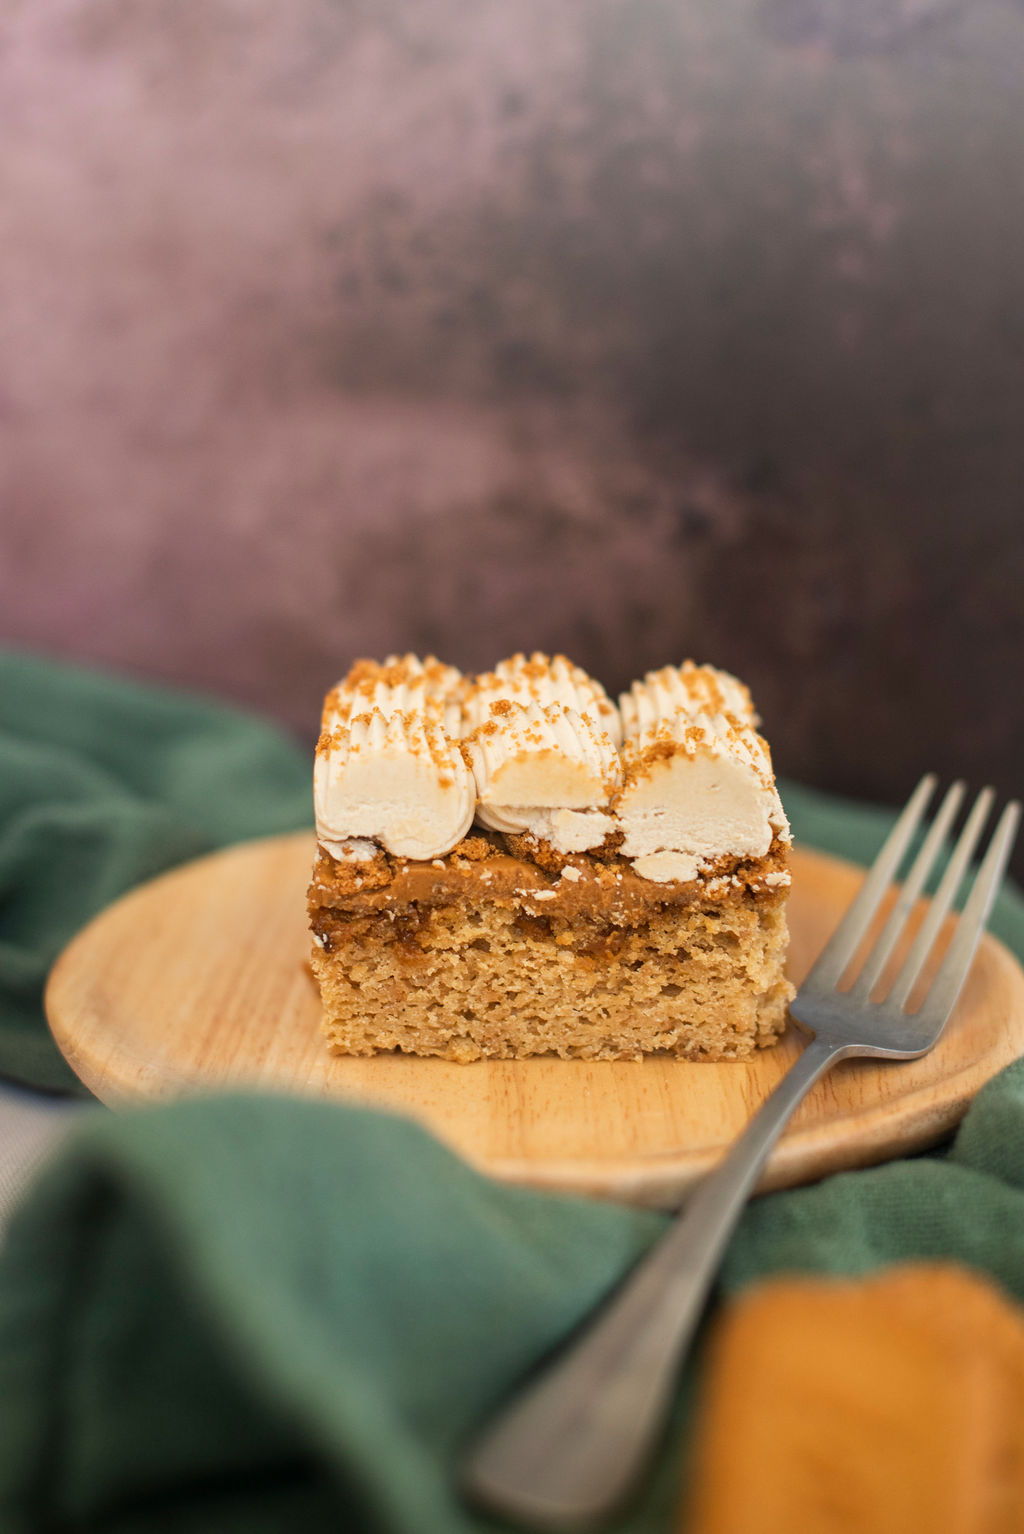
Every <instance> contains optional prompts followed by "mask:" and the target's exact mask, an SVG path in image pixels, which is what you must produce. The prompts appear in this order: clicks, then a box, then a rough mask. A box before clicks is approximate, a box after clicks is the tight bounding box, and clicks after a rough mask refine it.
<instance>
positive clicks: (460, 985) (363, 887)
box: [309, 654, 792, 1061]
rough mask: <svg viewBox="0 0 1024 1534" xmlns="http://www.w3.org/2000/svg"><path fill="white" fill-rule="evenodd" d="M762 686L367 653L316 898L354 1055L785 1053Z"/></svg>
mask: <svg viewBox="0 0 1024 1534" xmlns="http://www.w3.org/2000/svg"><path fill="white" fill-rule="evenodd" d="M757 723H758V720H757V716H756V715H755V713H754V709H753V704H752V703H751V699H750V694H749V693H748V691H747V689H746V688H745V687H744V686H743V685H742V683H740V682H738V681H737V680H736V679H735V678H734V677H731V676H729V675H728V674H727V673H725V672H722V671H716V670H715V669H713V668H712V667H710V666H695V665H693V664H692V662H689V661H687V662H685V663H684V664H683V665H682V666H679V667H674V666H666V667H665V668H663V669H662V670H661V671H656V672H649V673H648V674H647V676H645V677H644V678H643V680H642V681H638V682H635V683H634V684H633V687H632V688H631V690H630V691H629V692H628V693H626V694H624V695H623V697H622V698H621V700H620V704H619V707H618V708H616V706H615V704H614V703H612V701H611V700H610V699H609V698H608V696H607V694H606V693H605V691H604V688H603V687H602V686H601V684H600V683H599V682H597V681H595V680H594V679H593V678H592V677H589V676H588V675H587V674H586V672H584V671H582V670H581V669H580V668H579V667H578V666H574V665H573V664H572V663H571V662H570V661H568V660H566V659H565V657H564V656H555V657H554V658H553V659H551V658H549V657H547V656H545V655H540V654H535V655H533V656H530V657H529V658H527V657H525V656H523V655H515V656H512V657H511V658H510V659H509V660H505V661H502V662H501V663H500V664H499V665H497V666H496V667H495V669H494V670H493V671H491V672H486V673H484V674H483V675H481V676H476V677H466V676H463V675H462V674H461V673H460V672H458V671H457V670H456V669H455V668H454V667H452V666H446V665H443V664H442V663H441V662H440V661H437V660H435V659H434V658H433V657H429V658H428V659H427V660H425V661H422V662H421V661H419V660H418V659H417V658H416V657H415V656H412V655H406V656H404V657H401V658H397V657H392V658H390V659H389V660H387V661H385V662H384V663H383V664H378V663H377V662H374V661H365V660H364V661H359V662H357V663H356V665H355V666H353V668H352V670H351V671H350V672H349V674H348V676H346V677H345V679H344V680H343V681H342V682H340V683H339V684H338V686H337V687H335V688H334V689H333V690H332V691H331V692H330V693H329V694H328V696H327V699H326V702H325V705H324V716H323V726H322V731H321V735H320V740H319V742H318V745H317V753H316V766H315V772H314V794H315V804H316V821H317V836H318V841H319V852H318V858H317V862H316V866H315V868H314V871H313V879H312V883H311V885H310V888H309V914H310V923H311V926H312V930H313V937H314V946H313V968H314V972H315V974H316V978H317V981H318V983H319V986H320V992H321V996H322V998H323V1004H324V1031H325V1033H326V1036H327V1039H328V1040H329V1042H330V1045H331V1047H332V1048H334V1049H336V1050H338V1051H341V1052H344V1053H347V1054H360V1055H365V1054H371V1053H374V1052H375V1051H378V1050H391V1049H401V1050H406V1051H408V1052H410V1053H413V1054H420V1055H441V1056H444V1057H445V1058H446V1059H450V1060H459V1061H468V1060H477V1059H480V1058H481V1057H484V1056H487V1057H491V1058H499V1059H511V1058H522V1057H523V1056H526V1055H535V1054H546V1053H553V1054H558V1055H561V1056H563V1057H573V1056H576V1057H581V1058H585V1059H598V1060H614V1059H639V1058H640V1057H641V1056H643V1055H644V1054H648V1053H651V1052H653V1051H657V1050H665V1051H668V1052H670V1053H672V1054H675V1055H678V1056H682V1057H686V1058H689V1059H705V1060H722V1059H741V1058H743V1057H744V1056H747V1055H749V1054H750V1053H751V1052H752V1051H753V1050H754V1049H756V1048H759V1047H763V1046H765V1045H769V1044H772V1043H774V1042H775V1040H776V1039H777V1038H778V1036H779V1034H780V1033H781V1032H782V1030H783V1028H784V1027H785V1023H786V1006H787V1002H788V1000H789V998H790V996H791V995H792V987H791V986H790V985H789V983H788V982H787V980H786V979H785V977H784V974H783V962H784V959H785V953H786V943H787V930H786V913H785V904H786V896H787V893H788V886H789V873H788V871H787V868H786V859H787V852H788V848H789V828H788V825H787V822H786V817H785V815H784V813H783V810H782V805H781V803H780V801H779V796H778V793H777V791H776V788H775V780H774V777H773V774H772V765H771V757H770V755H769V751H768V747H767V745H766V744H765V742H764V740H763V739H762V738H761V737H760V736H759V735H758V734H757V731H756V726H757Z"/></svg>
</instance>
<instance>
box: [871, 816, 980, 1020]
mask: <svg viewBox="0 0 1024 1534" xmlns="http://www.w3.org/2000/svg"><path fill="white" fill-rule="evenodd" d="M994 799H995V792H994V791H993V790H992V789H991V788H983V789H982V791H981V793H980V794H979V795H978V797H977V799H975V801H974V808H973V809H972V810H971V813H970V815H968V817H967V824H966V825H965V826H964V828H963V830H962V831H961V833H960V839H959V841H958V842H957V844H956V846H955V847H954V849H953V856H952V857H951V858H950V860H949V866H948V868H947V869H946V872H945V873H944V874H943V876H942V882H941V883H940V885H939V887H938V889H937V890H936V891H935V894H934V896H933V897H932V902H931V905H930V906H929V907H928V915H927V916H926V917H925V919H924V921H923V922H922V924H921V930H920V931H919V932H918V934H917V937H916V938H915V939H914V943H913V946H912V947H911V950H910V952H909V953H908V954H907V957H906V959H905V960H904V962H903V968H902V969H901V970H900V972H899V974H898V975H897V976H896V979H895V980H894V981H893V985H892V990H891V991H890V992H889V995H888V996H887V997H886V1001H887V1002H888V1003H889V1004H890V1005H891V1006H893V1007H902V1006H903V1005H904V1004H905V1003H906V1000H907V997H908V996H909V995H910V993H911V991H912V990H913V989H914V986H915V984H916V983H917V977H918V975H919V974H920V973H921V969H922V967H923V965H924V962H925V960H926V959H927V957H928V955H929V953H931V950H932V944H933V943H934V942H935V939H936V937H937V936H938V933H939V928H940V927H941V926H942V923H943V922H944V921H945V919H946V916H947V913H948V911H949V908H950V906H951V905H952V904H953V899H954V897H955V895H956V892H957V890H958V889H959V888H960V882H961V880H962V879H963V876H964V874H965V873H966V872H967V866H968V864H969V863H970V861H971V854H972V853H973V852H974V849H975V847H976V845H977V842H978V838H979V836H980V835H981V830H982V827H983V826H984V824H985V821H986V820H987V819H988V813H989V810H990V809H991V808H992V801H993V800H994Z"/></svg>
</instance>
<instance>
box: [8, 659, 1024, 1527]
mask: <svg viewBox="0 0 1024 1534" xmlns="http://www.w3.org/2000/svg"><path fill="white" fill-rule="evenodd" d="M0 732H2V733H0V758H2V763H3V767H2V769H0V784H2V788H0V793H2V795H3V799H2V803H3V805H4V808H5V809H7V808H8V807H9V809H10V813H9V814H7V815H5V816H4V818H3V821H2V830H0V881H2V883H0V888H2V890H3V907H2V909H3V927H2V930H0V942H2V947H0V977H2V991H0V1069H2V1070H6V1071H7V1072H8V1073H9V1074H12V1075H21V1076H22V1077H24V1078H28V1079H35V1080H40V1081H44V1082H46V1083H47V1084H50V1085H54V1084H57V1083H58V1082H59V1081H60V1079H61V1078H60V1077H59V1075H58V1073H57V1071H56V1069H55V1067H54V1064H53V1060H52V1056H48V1055H47V1049H46V1042H45V1034H44V1031H43V1023H42V1017H41V1013H40V1011H39V1003H40V987H41V983H42V979H43V976H44V973H45V969H46V966H47V963H48V962H49V959H50V958H51V957H52V955H53V952H54V950H55V948H56V947H58V946H59V945H60V942H61V941H63V940H64V939H66V938H67V937H68V936H69V935H70V933H71V932H72V931H73V930H74V928H75V927H77V926H78V925H80V924H81V923H82V922H83V921H84V920H86V919H87V918H88V916H89V915H90V914H92V912H93V911H94V910H95V909H96V908H97V907H98V906H100V905H101V904H103V903H104V902H105V901H106V900H109V899H110V898H112V897H113V896H114V895H116V894H117V893H119V892H120V891H121V890H122V889H124V888H126V887H127V886H128V885H130V884H131V883H132V882H134V881H135V880H137V879H139V878H142V877H146V876H149V875H151V874H153V873H155V872H157V871H159V869H160V868H162V867H165V866H168V865H169V864H170V863H172V862H174V861H177V860H178V859H179V858H181V857H185V856H192V855H194V854H195V853H196V852H199V851H202V850H205V849H206V848H209V847H212V846H217V845H220V844H222V843H223V842H226V841H229V840H231V839H232V838H234V837H238V836H246V835H254V834H258V833H260V832H268V831H274V830H280V829H285V828H287V827H290V826H294V825H297V824H302V823H303V822H304V821H305V820H306V819H307V818H308V762H307V761H306V760H305V753H302V752H299V751H296V749H295V748H293V747H292V746H290V745H289V744H288V743H286V742H284V741H283V740H282V739H281V738H280V737H279V736H278V735H277V734H276V733H275V732H274V731H272V730H271V729H270V728H269V727H267V726H265V725H262V724H258V723H255V722H253V721H252V720H249V719H247V718H245V717H244V716H242V715H239V714H237V713H232V712H230V711H227V710H223V709H220V708H218V707H215V706H214V705H212V704H209V703H205V702H201V701H198V700H193V699H187V698H183V697H180V696H174V697H172V696H169V695H167V694H160V693H155V692H153V691H151V690H150V689H143V688H139V687H137V686H133V685H131V684H126V683H122V682H118V681H114V680H112V679H109V678H101V677H96V676H87V675H84V674H81V673H76V672H70V671H68V670H66V669H65V668H63V667H56V666H53V665H51V664H49V663H43V662H38V661H34V660H29V659H26V658H25V657H8V658H6V659H3V658H2V657H0ZM784 797H785V799H786V803H787V807H788V808H789V810H790V813H791V815H792V817H793V821H794V827H795V830H796V833H797V836H798V837H800V838H801V839H805V840H807V841H808V842H813V843H815V844H817V845H819V846H823V847H827V848H830V849H832V850H835V851H839V852H842V853H845V854H846V855H848V856H860V857H862V858H864V859H867V858H870V856H871V855H872V854H873V852H874V850H875V848H876V847H877V845H878V842H879V841H880V839H881V837H882V835H883V834H884V831H885V828H886V826H887V825H888V824H889V823H890V821H891V815H889V814H887V813H884V812H881V811H873V810H867V809H863V808H859V807H854V806H846V805H841V804H839V803H837V802H836V801H834V800H831V799H828V798H825V797H824V796H821V795H817V794H812V793H809V792H807V791H806V790H798V789H793V788H786V789H785V790H784ZM58 831H59V832H60V833H61V834H62V837H63V840H62V843H61V853H60V855H59V859H58V860H57V861H58V863H59V862H60V861H61V860H63V859H65V858H66V859H67V864H66V868H65V871H66V872H69V873H70V874H71V875H73V877H68V878H64V879H61V878H60V872H61V869H60V868H59V867H56V866H53V864H54V859H53V846H54V836H55V833H57V832H58ZM55 921H57V922H58V923H59V926H60V931H59V933H56V934H55V932H54V922H55ZM996 925H997V929H998V930H999V931H1000V932H1001V933H1002V934H1003V936H1004V937H1005V938H1006V939H1008V940H1009V941H1010V942H1011V943H1012V944H1013V945H1014V946H1015V947H1016V948H1017V951H1018V952H1022V951H1024V909H1022V905H1021V901H1020V899H1019V898H1018V897H1017V896H1016V895H1015V894H1014V893H1013V892H1012V891H1008V892H1006V893H1005V894H1004V896H1003V897H1002V899H1001V902H1000V906H999V911H998V915H997V921H996ZM662 1225H663V1219H662V1217H661V1216H658V1215H655V1214H651V1213H647V1212H644V1211H639V1210H630V1209H626V1208H619V1207H616V1206H612V1205H601V1204H598V1203H591V1202H587V1201H585V1200H580V1199H572V1198H556V1197H552V1196H548V1195H541V1194H535V1193H532V1192H529V1191H527V1190H523V1189H516V1188H510V1187H501V1186H498V1185H495V1184H492V1183H490V1182H488V1181H487V1180H486V1179H484V1178H481V1177H479V1176H478V1175H477V1174H475V1173H473V1172H472V1171H470V1170H469V1169H468V1168H467V1167H465V1166H463V1165H462V1164H461V1163H460V1162H459V1161H458V1160H457V1159H456V1158H455V1157H453V1156H452V1155H451V1154H450V1153H448V1152H447V1151H446V1150H444V1149H443V1148H442V1147H441V1146H440V1145H438V1144H437V1143H436V1142H435V1141H434V1140H433V1139H431V1137H430V1136H428V1135H427V1134H425V1133H424V1132H423V1131H421V1130H419V1129H417V1128H416V1127H415V1126H413V1125H412V1124H409V1123H405V1122H403V1121H402V1120H400V1119H397V1118H392V1117H390V1116H388V1115H384V1114H376V1113H370V1112H366V1111H362V1110H358V1109H354V1108H347V1107H346V1108H342V1107H338V1106H336V1105H332V1104H323V1103H313V1102H298V1101H287V1100H277V1099H272V1098H271V1099H268V1098H259V1097H249V1098H245V1097H220V1098H208V1099H202V1100H193V1101H191V1102H185V1103H179V1104H176V1105H173V1106H169V1107H164V1108H158V1109H151V1110H147V1111H139V1112H134V1113H126V1114H124V1115H118V1116H114V1115H109V1114H107V1113H106V1112H104V1111H102V1110H99V1109H97V1110H96V1111H95V1112H94V1113H90V1114H88V1115H87V1121H86V1123H85V1124H84V1125H83V1127H82V1128H81V1129H80V1130H78V1131H77V1132H76V1133H75V1135H74V1136H73V1138H72V1139H71V1140H70V1141H69V1142H68V1143H67V1144H66V1146H65V1148H64V1149H63V1151H62V1152H61V1153H60V1154H59V1156H58V1157H57V1158H56V1160H55V1161H54V1163H53V1164H52V1166H51V1167H50V1169H49V1170H48V1171H47V1172H46V1173H45V1174H44V1175H43V1176H42V1178H41V1179H40V1180H39V1181H38V1182H37V1184H36V1186H35V1188H34V1190H33V1191H32V1194H31V1196H30V1197H29V1198H28V1200H27V1201H26V1203H25V1204H24V1206H23V1208H22V1209H21V1211H20V1213H19V1215H18V1216H17V1217H16V1219H15V1221H14V1222H13V1225H12V1227H11V1230H10V1233H9V1235H8V1238H7V1241H6V1244H5V1246H4V1248H3V1250H2V1252H0V1530H2V1531H3V1534H36V1531H39V1534H43V1531H47V1534H51V1531H53V1534H57V1531H60V1534H71V1531H82V1534H85V1531H89V1534H207V1531H209V1534H234V1531H236V1530H237V1531H238V1534H241V1531H243V1530H245V1531H246V1534H264V1531H266V1534H276V1531H282V1534H319V1531H320V1530H324V1531H328V1530H330V1531H332V1534H333V1531H336V1530H338V1529H358V1530H366V1531H369V1534H433V1531H437V1534H462V1531H467V1534H468V1531H470V1530H481V1529H486V1528H489V1527H493V1525H492V1524H490V1523H488V1521H487V1520H486V1519H484V1518H482V1517H480V1516H477V1515H474V1514H472V1513H470V1512H469V1511H467V1510H466V1509H465V1508H464V1507H463V1506H462V1504H461V1503H460V1502H459V1500H458V1498H457V1496H456V1493H455V1490H454V1478H453V1468H454V1465H455V1464H456V1462H457V1457H458V1452H459V1449H460V1446H461V1445H462V1444H463V1443H464V1442H465V1440H466V1438H467V1436H469V1435H471V1433H472V1432H473V1430H474V1428H475V1426H476V1425H477V1424H479V1423H480V1422H481V1421H482V1420H483V1419H484V1418H485V1417H486V1416H487V1414H488V1412H489V1411H490V1409H491V1408H492V1407H493V1405H494V1404H495V1403H496V1402H497V1401H498V1400H499V1399H500V1398H501V1396H502V1395H503V1393H504V1392H505V1391H506V1390H507V1389H508V1388H509V1387H510V1385H511V1384H512V1383H513V1382H514V1381H515V1380H517V1379H518V1378H519V1377H520V1376H521V1375H522V1373H523V1371H524V1370H525V1369H527V1368H528V1367H529V1366H530V1365H532V1364H533V1363H534V1362H535V1361H536V1360H537V1359H539V1358H540V1357H541V1356H542V1355H543V1354H544V1353H545V1352H546V1351H547V1349H548V1348H550V1347H551V1346H552V1345H553V1344H554V1343H555V1342H557V1341H558V1340H559V1339H560V1338H562V1337H563V1336H564V1335H565V1334H566V1333H567V1332H568V1331H569V1330H570V1329H571V1328H572V1326H573V1324H574V1323H575V1322H576V1321H577V1320H578V1319H579V1318H580V1317H582V1316H583V1315H585V1314H586V1313H587V1312H588V1310H589V1309H590V1308H591V1307H592V1306H593V1304H594V1303H595V1301H596V1300H597V1299H598V1298H599V1297H600V1296H601V1294H602V1293H604V1292H605V1291H606V1290H607V1288H608V1287H609V1286H610V1285H611V1284H613V1283H614V1282H615V1280H616V1279H617V1277H618V1276H619V1275H620V1274H621V1273H622V1272H623V1271H624V1270H625V1268H626V1267H627V1266H628V1265H629V1264H630V1263H631V1262H632V1261H633V1260H634V1259H635V1257H636V1256H637V1255H638V1254H639V1253H640V1252H641V1251H642V1250H643V1249H644V1247H645V1246H646V1245H647V1244H648V1243H649V1242H650V1241H651V1240H652V1239H653V1238H654V1236H656V1235H657V1233H658V1232H659V1231H660V1230H661V1228H662ZM921 1257H943V1258H946V1259H953V1260H958V1261H961V1262H964V1263H967V1264H969V1265H971V1266H973V1267H976V1268H978V1269H980V1270H981V1271H983V1272H986V1273H989V1274H990V1275H992V1276H993V1277H994V1278H996V1279H997V1280H998V1281H999V1282H1000V1283H1001V1284H1002V1285H1003V1286H1004V1287H1005V1288H1006V1289H1008V1290H1009V1291H1010V1292H1011V1293H1012V1294H1015V1295H1016V1296H1017V1297H1018V1298H1020V1299H1022V1300H1024V1063H1021V1064H1018V1065H1015V1066H1013V1067H1011V1068H1010V1069H1009V1070H1007V1071H1005V1072H1004V1073H1003V1074H1002V1075H1001V1076H1000V1077H998V1078H997V1079H996V1080H995V1081H994V1082H993V1083H991V1084H990V1085H989V1086H988V1087H987V1088H986V1089H985V1091H984V1092H982V1093H981V1094H980V1096H979V1097H978V1099H977V1101H976V1102H975V1104H974V1105H973V1107H972V1108H971V1111H970V1113H969V1114H968V1116H967V1118H966V1120H965V1122H964V1124H963V1126H962V1128H961V1130H960V1132H959V1135H958V1136H957V1138H956V1141H955V1143H954V1145H953V1147H952V1149H951V1150H950V1151H949V1152H948V1153H945V1154H940V1155H937V1156H930V1157H918V1158H914V1159H912V1160H907V1161H900V1162H894V1163H891V1164H890V1165H888V1166H885V1167H880V1168H876V1169H873V1170H870V1171H862V1172H856V1173H849V1174H844V1175H841V1176H837V1177H833V1178H830V1179H828V1180H826V1181H825V1182H823V1183H821V1184H820V1185H819V1186H817V1187H813V1188H809V1189H804V1190H800V1191H797V1192H793V1193H786V1194H776V1195H773V1196H770V1197H767V1198H764V1199H761V1200H758V1201H756V1202H755V1203H754V1204H753V1205H752V1206H751V1208H750V1209H749V1210H748V1212H747V1214H746V1215H745V1217H744V1220H743V1222H742V1225H741V1227H740V1230H739V1232H738V1233H737V1236H736V1238H735V1240H734V1241H733V1243H732V1247H731V1249H730V1253H729V1256H728V1259H727V1262H726V1264H725V1269H724V1273H723V1286H724V1289H725V1290H726V1291H728V1290H732V1289H735V1288H738V1287H740V1286H742V1285H744V1284H746V1283H749V1282H751V1281H752V1280H754V1279H756V1278H757V1277H759V1276H761V1275H762V1274H765V1273H769V1272H778V1271H785V1270H797V1271H805V1272H807V1271H824V1272H841V1273H858V1272H864V1271H867V1270H869V1269H871V1268H873V1267H875V1266H878V1265H880V1264H884V1263H888V1262H892V1261H897V1260H903V1259H911V1258H921ZM698 1371H699V1355H698V1358H697V1360H696V1361H695V1363H694V1364H693V1365H691V1367H690V1369H689V1370H688V1372H687V1377H686V1379H685V1380H684V1382H683V1385H682V1388H681V1392H680V1399H679V1405H678V1409H677V1416H676V1420H675V1424H674V1427H673V1431H672V1433H671V1434H670V1437H669V1442H668V1446H667V1448H666V1450H665V1452H664V1453H663V1455H662V1457H661V1460H660V1462H659V1465H658V1467H657V1468H656V1470H655V1471H654V1472H653V1473H652V1476H651V1477H650V1479H649V1482H648V1484H647V1486H646V1488H645V1489H644V1492H643V1495H642V1496H641V1498H640V1499H639V1501H638V1502H637V1503H636V1504H635V1505H634V1506H633V1507H632V1508H631V1509H630V1510H628V1512H627V1513H626V1514H625V1515H624V1517H623V1518H622V1519H620V1520H619V1522H618V1524H617V1525H616V1527H617V1528H618V1529H620V1530H623V1531H624V1530H631V1531H636V1534H655V1531H665V1530H668V1529H669V1528H670V1527H672V1526H673V1523H674V1519H675V1516H676V1514H675V1507H676V1502H677V1498H678V1494H679V1477H680V1467H681V1464H682V1462H683V1455H682V1452H681V1448H680V1445H681V1444H682V1443H683V1442H685V1438H686V1433H685V1429H686V1422H687V1416H688V1409H689V1401H690V1399H691V1398H692V1388H693V1383H694V1379H695V1378H696V1375H697V1373H698Z"/></svg>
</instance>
